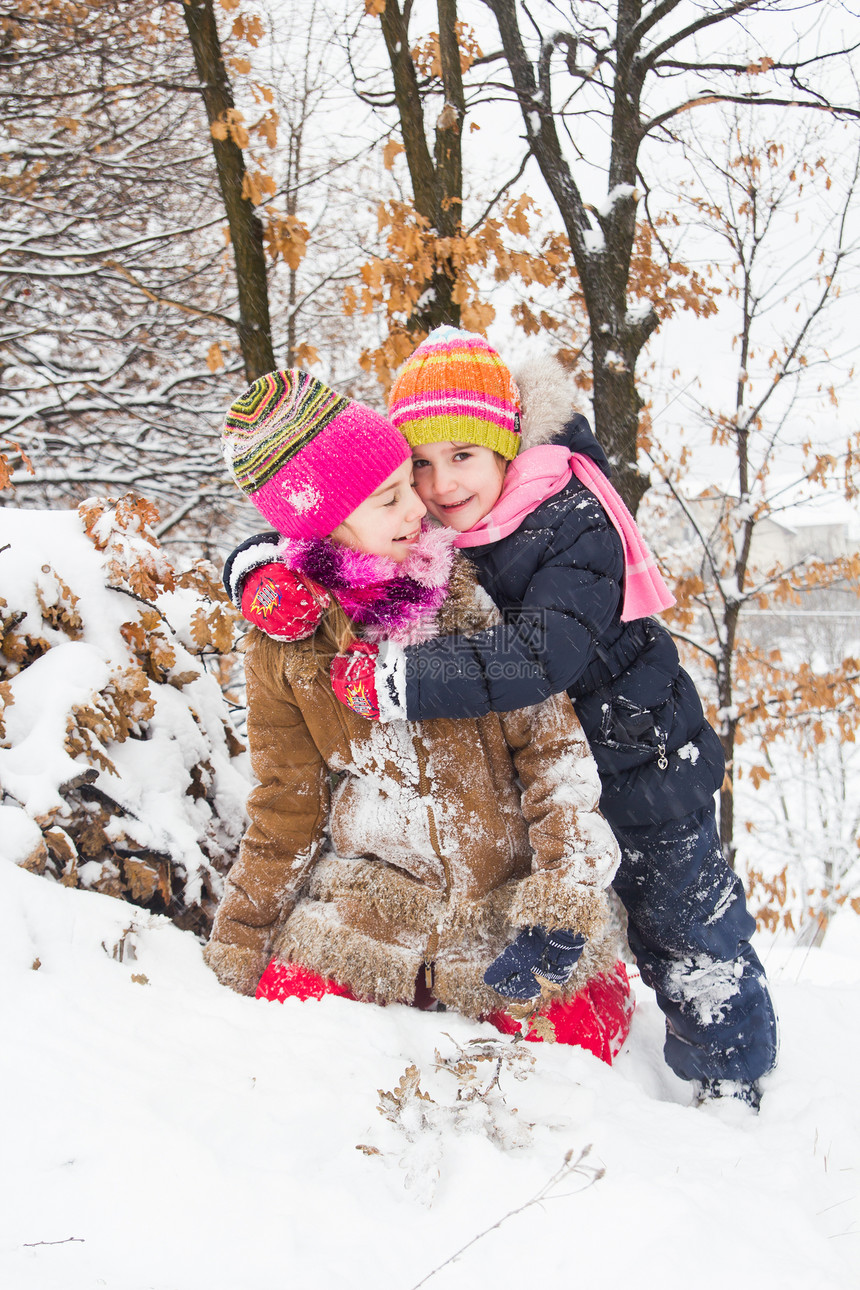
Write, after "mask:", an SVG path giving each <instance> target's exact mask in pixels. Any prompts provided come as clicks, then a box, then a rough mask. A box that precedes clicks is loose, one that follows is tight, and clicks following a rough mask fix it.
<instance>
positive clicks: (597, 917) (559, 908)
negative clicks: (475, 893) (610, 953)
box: [499, 869, 609, 941]
mask: <svg viewBox="0 0 860 1290" xmlns="http://www.w3.org/2000/svg"><path fill="white" fill-rule="evenodd" d="M499 897H500V898H501V899H505V900H506V909H505V917H506V918H507V919H508V920H509V921H510V922H511V923H512V924H513V925H514V926H515V927H537V926H540V927H546V928H547V929H550V930H551V929H555V928H565V929H569V930H570V931H573V932H582V934H583V936H585V937H586V938H587V939H588V940H589V941H593V940H595V939H597V937H599V936H600V935H601V934H602V932H603V929H604V927H605V925H606V922H607V919H608V916H609V905H608V901H607V898H606V894H605V892H603V891H602V890H601V889H600V888H595V887H592V886H589V885H588V884H586V883H580V882H571V881H570V877H569V875H567V874H566V873H565V871H564V870H563V869H543V870H541V871H540V872H538V873H534V874H532V875H531V876H530V877H528V878H521V879H520V880H519V881H518V882H514V883H507V884H506V885H505V886H504V887H502V888H501V889H500V891H499Z"/></svg>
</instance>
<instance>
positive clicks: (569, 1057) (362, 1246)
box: [0, 847, 860, 1290]
mask: <svg viewBox="0 0 860 1290" xmlns="http://www.w3.org/2000/svg"><path fill="white" fill-rule="evenodd" d="M0 853H2V847H0ZM129 928H131V930H128V929H129ZM858 930H860V920H857V919H856V917H855V916H853V915H848V916H845V917H844V918H842V919H840V920H837V922H836V923H835V924H834V927H833V930H832V932H831V933H830V934H829V937H828V948H825V949H823V950H813V951H804V952H803V953H800V952H794V953H793V954H792V953H791V952H789V951H781V950H780V949H779V948H778V947H775V946H773V945H772V943H770V942H769V941H767V940H765V941H763V942H761V943H760V944H759V950H760V951H761V952H762V953H763V955H764V957H765V958H766V959H767V960H768V967H769V971H770V973H771V976H772V979H773V981H774V985H775V994H776V999H777V1005H778V1007H779V1010H780V1015H781V1023H782V1056H781V1062H780V1066H779V1069H778V1071H777V1072H776V1073H775V1074H774V1075H773V1076H771V1077H770V1080H769V1082H768V1089H767V1094H766V1097H765V1101H764V1105H763V1109H762V1113H761V1115H760V1116H759V1117H758V1119H756V1118H754V1117H752V1116H751V1115H750V1114H748V1113H747V1112H746V1111H745V1110H744V1109H743V1108H741V1107H738V1106H735V1105H731V1104H727V1105H723V1106H715V1107H712V1108H709V1109H707V1110H703V1109H694V1108H693V1107H691V1106H690V1105H689V1091H688V1089H687V1088H686V1086H685V1085H683V1084H682V1083H681V1082H680V1081H678V1080H676V1079H675V1077H674V1076H673V1075H672V1074H671V1073H670V1072H669V1070H668V1069H667V1068H666V1067H665V1066H664V1065H663V1062H662V1058H661V1055H660V1045H661V1030H662V1024H661V1019H660V1016H659V1013H658V1011H657V1009H656V1007H655V1005H654V1003H653V1001H652V999H651V998H650V996H649V995H648V993H647V992H646V991H643V990H641V988H640V990H639V1007H638V1011H637V1014H636V1016H635V1018H634V1024H633V1030H632V1034H631V1037H630V1040H629V1041H628V1045H627V1047H626V1049H625V1051H624V1052H623V1053H622V1055H621V1056H620V1058H619V1059H618V1061H617V1063H616V1065H615V1067H613V1068H612V1069H609V1068H607V1067H605V1066H603V1065H601V1063H599V1062H598V1061H597V1060H596V1059H595V1058H593V1057H591V1056H590V1055H588V1054H586V1053H584V1052H580V1051H576V1050H571V1049H564V1048H561V1047H555V1046H551V1045H546V1044H544V1045H534V1046H529V1050H530V1052H532V1053H533V1054H534V1055H535V1057H536V1062H535V1066H534V1068H533V1070H532V1073H531V1074H530V1075H529V1076H528V1078H527V1079H525V1080H524V1081H522V1082H517V1081H515V1080H514V1079H513V1078H512V1077H510V1076H506V1075H505V1074H503V1075H502V1077H501V1086H502V1091H503V1093H504V1095H505V1098H506V1102H507V1113H508V1115H509V1116H510V1118H511V1124H512V1125H513V1131H512V1132H511V1133H509V1137H510V1136H515V1133H516V1132H519V1133H520V1134H527V1133H528V1130H527V1129H526V1128H525V1127H524V1126H525V1125H526V1124H527V1123H531V1124H534V1125H535V1127H534V1129H533V1130H532V1131H531V1138H532V1140H531V1143H530V1145H525V1146H521V1147H511V1146H508V1147H506V1146H503V1145H497V1144H495V1143H494V1142H492V1141H490V1140H489V1139H488V1137H487V1136H486V1134H485V1133H484V1132H483V1131H482V1129H481V1124H480V1122H479V1119H478V1116H477V1115H475V1116H473V1117H472V1120H471V1121H470V1120H469V1118H465V1119H464V1117H463V1115H462V1110H463V1108H462V1107H460V1112H461V1114H460V1115H459V1125H458V1126H457V1127H455V1125H454V1120H455V1118H458V1117H457V1108H456V1107H454V1109H453V1110H450V1111H447V1112H446V1111H444V1110H440V1109H439V1107H440V1106H441V1104H442V1103H443V1102H444V1101H445V1099H446V1098H447V1099H448V1101H449V1103H453V1097H454V1091H455V1088H456V1084H455V1081H454V1079H453V1077H452V1076H450V1075H446V1074H444V1073H435V1074H434V1072H433V1069H432V1066H433V1054H434V1049H435V1048H438V1049H439V1050H440V1051H441V1052H442V1053H443V1055H446V1054H447V1055H453V1054H455V1052H456V1049H455V1044H456V1043H459V1044H461V1045H462V1044H465V1043H466V1042H467V1041H468V1040H469V1039H471V1038H473V1037H475V1036H477V1035H483V1036H484V1037H485V1038H490V1037H496V1036H495V1032H494V1031H492V1030H490V1028H489V1027H482V1026H479V1025H475V1024H473V1023H470V1022H467V1021H465V1020H463V1019H460V1018H458V1017H456V1016H453V1015H451V1014H446V1015H440V1014H422V1013H418V1012H415V1011H412V1010H410V1009H407V1008H400V1007H390V1008H387V1009H381V1008H375V1007H372V1006H369V1005H363V1004H356V1003H352V1002H348V1001H345V1000H341V999H334V998H329V999H326V1000H324V1001H323V1002H321V1003H317V1002H309V1003H304V1004H302V1003H298V1002H290V1003H288V1004H286V1005H277V1004H269V1003H265V1002H258V1001H255V1000H251V999H246V998H240V997H238V996H236V995H233V994H231V993H230V992H229V991H227V990H225V989H224V988H222V987H221V986H219V985H218V983H217V982H216V980H215V978H214V977H213V976H212V975H211V973H210V972H209V971H208V969H207V968H206V967H205V966H204V964H203V961H202V959H201V955H200V946H199V943H198V942H197V941H196V940H195V938H194V937H193V936H192V935H191V934H190V933H185V932H181V931H179V930H178V929H177V928H176V927H175V926H174V925H172V924H171V923H170V922H168V921H167V920H166V919H162V918H158V917H154V916H152V915H149V914H147V913H144V912H143V911H141V910H138V909H135V908H134V907H133V906H129V905H127V904H123V903H122V902H119V901H116V900H112V899H110V898H108V897H106V896H100V895H97V894H94V893H90V892H85V891H79V890H72V889H68V888H64V887H61V886H58V885H55V884H52V883H50V882H48V881H46V880H45V879H43V878H40V877H37V876H35V875H32V874H29V873H26V872H24V871H23V870H21V869H19V868H17V867H16V866H15V865H13V864H11V863H8V862H5V861H0V994H2V1018H0V1028H2V1029H0V1033H2V1035H3V1038H4V1043H3V1046H2V1057H1V1058H0V1081H2V1083H0V1097H2V1106H3V1109H4V1116H3V1120H4V1128H3V1134H2V1139H3V1146H2V1157H3V1170H2V1182H0V1188H2V1195H1V1196H0V1284H2V1285H3V1286H6V1287H9V1288H10V1290H54V1288H57V1290H59V1288H60V1287H62V1290H93V1288H94V1287H101V1286H107V1287H111V1290H246V1288H247V1290H251V1287H254V1290H256V1288H257V1287H262V1286H266V1287H275V1288H277V1290H279V1288H280V1287H287V1286H290V1287H293V1286H295V1287H301V1290H323V1288H325V1290H330V1288H331V1287H340V1286H348V1287H373V1288H374V1290H412V1288H413V1287H417V1286H419V1285H421V1286H423V1285H429V1286H431V1287H433V1290H453V1288H454V1287H466V1286H469V1287H472V1286H475V1285H480V1286H492V1287H508V1286H510V1287H513V1286H522V1285H532V1284H533V1285H535V1286H539V1287H550V1286H555V1285H569V1286H571V1287H592V1286H598V1285H599V1286H604V1287H606V1286H608V1287H616V1286H618V1287H621V1286H627V1285H631V1286H636V1287H639V1288H641V1290H650V1288H651V1287H653V1288H654V1290H657V1288H658V1287H659V1288H660V1290H666V1288H669V1290H671V1288H672V1287H680V1286H684V1287H686V1286H688V1285H695V1286H697V1287H698V1288H699V1290H712V1288H713V1290H716V1288H717V1287H722V1286H725V1285H730V1286H738V1285H741V1284H747V1285H752V1286H755V1287H770V1286H773V1287H780V1290H793V1288H794V1287H797V1290H800V1288H801V1287H803V1290H810V1287H828V1290H849V1287H850V1288H851V1290H853V1288H854V1287H856V1285H857V1284H858V1273H860V1209H858V1172H857V1171H858V1164H860V1117H858V1111H857V1096H856V1092H857V1069H858V1065H860V1030H858V1025H857V1022H858V1019H860V1006H858V1005H860V941H858V938H857V936H858ZM840 938H841V940H840ZM118 945H121V950H119V949H116V947H117V946H118ZM830 946H833V949H830V948H829V947H830ZM837 951H841V952H837ZM120 953H121V954H122V958H121V960H120V958H119V957H118V956H119V954H120ZM115 955H116V956H117V957H115ZM132 955H134V957H132ZM37 961H38V966H36V967H35V970H34V965H35V964H36V963H37ZM136 977H137V978H138V979H137V980H136V979H135V978H136ZM507 1042H510V1041H507ZM413 1063H414V1064H415V1065H417V1066H418V1067H419V1068H420V1070H421V1072H422V1081H421V1087H422V1088H425V1089H427V1090H429V1091H430V1092H431V1094H432V1096H433V1097H434V1099H435V1100H436V1107H437V1110H436V1112H434V1113H435V1114H437V1115H438V1117H439V1118H440V1119H441V1121H442V1123H441V1127H437V1128H436V1129H428V1130H425V1131H424V1132H423V1133H422V1132H419V1133H418V1134H417V1137H416V1141H415V1142H414V1143H413V1144H411V1145H410V1144H409V1143H408V1142H407V1140H406V1138H405V1136H404V1135H403V1133H402V1132H401V1131H400V1130H399V1129H398V1127H397V1126H396V1125H395V1124H393V1123H389V1122H388V1121H386V1120H385V1119H383V1118H382V1117H381V1116H380V1115H379V1113H378V1112H377V1110H376V1104H377V1101H378V1093H377V1090H378V1089H385V1090H392V1089H394V1088H395V1086H396V1085H397V1082H398V1080H399V1079H400V1077H401V1075H402V1074H403V1072H404V1070H405V1069H406V1067H407V1066H409V1065H411V1064H413ZM513 1108H517V1113H516V1114H515V1115H514V1114H512V1112H513ZM431 1109H432V1108H431ZM477 1111H480V1107H479V1108H477ZM446 1117H447V1121H448V1123H446ZM470 1123H471V1124H472V1129H471V1131H470ZM357 1144H365V1145H366V1146H370V1147H371V1148H373V1147H375V1148H377V1149H378V1151H379V1152H380V1153H381V1154H378V1155H376V1154H366V1153H364V1152H361V1151H358V1150H356V1146H357ZM589 1144H590V1145H591V1152H590V1155H589V1156H588V1157H587V1159H585V1160H584V1161H582V1163H581V1164H580V1165H579V1166H578V1168H577V1169H576V1170H574V1171H572V1172H569V1173H568V1174H567V1175H566V1176H565V1177H563V1178H561V1180H560V1181H559V1182H558V1183H557V1184H556V1185H555V1186H554V1187H552V1188H551V1189H550V1190H549V1191H548V1193H547V1194H546V1198H545V1199H544V1200H543V1201H542V1202H541V1203H540V1204H537V1203H535V1204H531V1205H527V1203H528V1202H529V1201H530V1200H532V1198H534V1197H536V1196H537V1195H539V1193H540V1192H541V1190H542V1189H543V1188H544V1187H545V1185H546V1184H547V1183H548V1181H549V1180H550V1179H551V1178H552V1177H553V1175H554V1174H556V1172H557V1171H558V1170H559V1169H560V1168H561V1167H563V1162H564V1158H565V1155H566V1153H567V1152H569V1151H572V1152H573V1153H574V1154H573V1161H575V1160H576V1159H577V1157H578V1156H579V1154H580V1152H581V1151H582V1149H583V1148H585V1147H586V1146H588V1145H589ZM410 1167H411V1168H412V1170H413V1172H415V1173H417V1177H416V1179H415V1181H414V1183H413V1185H412V1186H411V1187H410V1188H407V1187H405V1186H404V1182H405V1179H406V1177H407V1174H408V1170H409V1168H410ZM437 1169H438V1174H439V1179H438V1184H437V1185H436V1186H435V1192H434V1191H433V1175H434V1172H435V1171H436V1170H437ZM600 1169H602V1170H604V1171H605V1172H604V1173H603V1176H602V1177H599V1178H596V1177H595V1175H596V1173H597V1171H599V1170H600ZM428 1202H432V1203H428ZM523 1206H527V1207H526V1208H525V1209H522V1207H523ZM518 1210H520V1211H521V1212H519V1213H517V1212H516V1211H518ZM507 1215H510V1217H507V1218H506V1216H507ZM501 1220H504V1221H501ZM482 1232H486V1235H484V1236H482V1237H481V1238H480V1239H478V1240H477V1241H476V1242H475V1243H474V1244H473V1245H471V1246H469V1248H468V1249H466V1250H465V1251H464V1253H463V1254H462V1255H461V1256H460V1257H459V1258H457V1259H456V1260H454V1261H453V1262H450V1263H446V1260H448V1259H449V1258H450V1257H451V1256H452V1255H453V1254H455V1252H456V1251H458V1250H459V1249H461V1248H462V1247H464V1246H466V1245H467V1243H469V1242H470V1241H472V1240H473V1238H475V1237H478V1236H479V1235H480V1233H482ZM443 1264H444V1265H445V1266H441V1265H443ZM434 1269H439V1270H438V1271H437V1272H435V1273H434ZM431 1273H434V1274H433V1275H430V1274H431Z"/></svg>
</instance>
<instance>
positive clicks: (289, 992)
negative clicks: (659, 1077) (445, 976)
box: [257, 959, 634, 1066]
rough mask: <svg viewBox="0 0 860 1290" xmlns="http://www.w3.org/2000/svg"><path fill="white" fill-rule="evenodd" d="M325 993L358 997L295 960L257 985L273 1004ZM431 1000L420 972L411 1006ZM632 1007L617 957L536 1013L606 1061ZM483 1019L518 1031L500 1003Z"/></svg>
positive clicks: (560, 1038) (275, 964)
mask: <svg viewBox="0 0 860 1290" xmlns="http://www.w3.org/2000/svg"><path fill="white" fill-rule="evenodd" d="M324 994H334V995H339V996H340V997H341V998H343V999H355V1000H357V996H356V995H354V994H353V992H352V991H351V990H350V989H349V987H348V986H345V985H339V984H338V983H337V981H332V980H331V979H330V978H326V977H323V976H319V974H318V973H316V972H313V971H311V969H310V968H305V967H302V966H301V965H300V964H298V963H283V962H281V961H280V959H272V961H271V963H270V964H269V966H268V967H267V968H266V970H265V972H264V973H263V975H262V976H261V978H260V984H259V985H258V986H257V998H258V999H269V1000H270V1001H272V1002H273V1003H283V1002H284V1000H285V999H321V998H322V997H323V995H324ZM357 1001H358V1000H357ZM363 1002H366V1001H363ZM435 1002H436V1000H435V999H434V998H433V996H432V995H431V993H430V991H429V990H428V988H427V986H426V985H425V984H424V976H423V973H420V974H419V976H418V979H417V981H416V983H415V999H414V1001H413V1005H412V1006H413V1007H416V1008H423V1009H428V1008H431V1007H432V1006H433V1004H434V1003H435ZM633 1008H634V1002H633V996H632V995H631V993H630V982H629V981H628V979H627V971H626V969H625V967H624V964H623V963H621V962H620V961H619V962H617V963H616V964H615V966H614V967H613V968H612V969H611V970H610V971H608V972H603V973H601V974H600V976H596V977H592V979H591V980H590V981H588V982H586V984H585V985H584V986H583V987H582V989H581V990H580V991H579V993H578V994H575V995H574V996H573V998H572V999H567V1000H565V1001H564V1002H562V1001H560V1000H558V1001H556V1002H554V1003H551V1004H550V1005H549V1006H548V1007H547V1008H544V1009H543V1010H542V1012H541V1013H540V1014H539V1015H540V1016H541V1017H546V1019H547V1020H548V1021H549V1022H551V1024H552V1026H553V1027H554V1029H555V1037H556V1042H557V1043H559V1044H574V1045H575V1046H577V1047H579V1048H585V1049H587V1050H588V1052H590V1053H594V1055H595V1057H599V1058H600V1060H601V1061H604V1062H606V1064H607V1066H611V1065H612V1061H613V1058H615V1057H617V1055H618V1053H619V1052H620V1050H621V1047H622V1045H623V1043H624V1040H625V1039H626V1038H627V1035H628V1033H629V1031H630V1018H631V1017H632V1016H633ZM482 1020H483V1021H489V1022H490V1024H491V1025H493V1026H495V1027H496V1029H497V1030H500V1031H501V1032H502V1034H503V1035H516V1034H518V1033H519V1031H520V1023H519V1022H518V1021H517V1020H516V1019H515V1018H514V1017H512V1016H511V1014H510V1013H509V1012H506V1011H505V1009H503V1008H501V1009H499V1011H497V1012H491V1013H489V1014H488V1015H487V1016H486V1017H483V1018H482ZM526 1039H530V1040H532V1041H533V1042H534V1043H541V1042H542V1039H541V1036H540V1035H538V1034H537V1033H536V1032H535V1030H534V1029H533V1028H531V1029H529V1031H528V1033H527V1034H526Z"/></svg>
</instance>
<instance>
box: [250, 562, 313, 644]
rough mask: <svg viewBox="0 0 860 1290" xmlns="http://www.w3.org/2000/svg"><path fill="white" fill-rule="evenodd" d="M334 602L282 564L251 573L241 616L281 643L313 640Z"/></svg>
mask: <svg viewBox="0 0 860 1290" xmlns="http://www.w3.org/2000/svg"><path fill="white" fill-rule="evenodd" d="M330 603H331V598H330V596H329V595H328V593H327V592H326V591H324V590H323V588H322V587H318V586H317V584H316V583H315V582H311V580H310V579H309V578H304V577H302V576H301V575H300V574H298V573H296V572H295V571H294V570H292V569H288V568H287V566H286V565H285V564H281V562H280V561H279V560H273V561H272V562H271V563H270V564H261V565H259V566H258V568H256V569H252V570H251V572H250V573H249V574H248V576H247V578H246V579H245V582H244V585H243V587H242V616H243V617H244V618H247V620H248V622H249V623H253V624H254V626H255V627H259V628H260V631H263V632H265V633H266V635H267V636H272V637H274V639H275V640H278V641H300V640H304V639H305V637H306V636H313V634H314V632H315V631H316V629H317V627H318V626H319V623H320V619H321V618H322V616H323V613H324V611H325V610H326V609H327V608H328V606H329V604H330Z"/></svg>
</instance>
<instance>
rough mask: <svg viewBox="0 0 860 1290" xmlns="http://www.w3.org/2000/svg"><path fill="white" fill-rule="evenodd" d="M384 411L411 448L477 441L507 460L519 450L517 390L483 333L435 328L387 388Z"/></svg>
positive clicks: (450, 328) (454, 328)
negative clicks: (386, 405)
mask: <svg viewBox="0 0 860 1290" xmlns="http://www.w3.org/2000/svg"><path fill="white" fill-rule="evenodd" d="M388 415H389V417H390V418H391V420H392V421H393V423H394V425H396V426H397V428H398V430H399V431H400V433H401V434H403V435H405V437H406V439H407V441H408V443H409V445H410V447H414V446H415V445H416V444H419V443H442V442H445V441H447V440H450V439H453V440H454V441H455V442H457V443H476V444H480V445H481V446H482V447H484V448H492V450H493V451H494V452H498V453H500V454H501V455H502V456H503V457H506V458H507V459H508V461H512V460H513V458H514V457H516V455H517V453H518V452H519V449H520V392H519V390H518V389H517V385H516V382H515V381H514V379H513V377H512V376H511V374H510V372H509V371H508V369H507V368H506V367H505V365H504V363H503V362H502V360H501V358H500V357H499V355H498V354H497V353H496V351H495V350H494V349H493V347H492V345H490V344H489V342H488V341H486V340H484V337H483V336H478V335H476V334H475V333H474V332H469V331H460V330H459V329H458V328H457V327H437V328H436V329H435V331H431V333H430V335H429V336H428V337H427V339H426V340H425V341H423V342H422V344H420V345H419V346H418V348H417V349H416V351H415V353H414V354H413V355H412V357H411V358H409V359H407V361H406V363H405V364H404V366H403V368H402V369H401V371H400V372H399V374H398V376H397V379H396V380H395V382H394V384H393V386H392V387H391V394H390V395H389V400H388Z"/></svg>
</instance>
